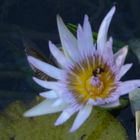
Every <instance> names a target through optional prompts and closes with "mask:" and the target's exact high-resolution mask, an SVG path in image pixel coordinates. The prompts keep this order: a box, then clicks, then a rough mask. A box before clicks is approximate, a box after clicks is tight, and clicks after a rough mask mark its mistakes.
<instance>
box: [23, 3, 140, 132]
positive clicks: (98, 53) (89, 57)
mask: <svg viewBox="0 0 140 140" xmlns="http://www.w3.org/2000/svg"><path fill="white" fill-rule="evenodd" d="M114 12H115V6H114V7H112V9H111V10H110V11H109V12H108V13H107V15H106V16H105V18H104V19H103V21H102V23H101V26H100V28H99V32H98V37H97V43H96V42H95V41H94V40H93V36H92V30H91V26H90V23H89V19H88V16H87V15H85V17H84V23H83V26H81V25H78V29H77V38H76V37H75V36H74V35H73V34H72V33H71V32H70V31H69V30H68V29H67V27H66V26H65V24H64V22H63V20H62V19H61V17H60V16H57V25H58V30H59V35H60V40H61V44H62V51H61V50H60V49H59V48H58V47H56V46H55V45H54V44H53V43H52V42H51V41H49V48H50V52H51V54H52V55H53V57H54V58H55V59H56V62H57V64H58V67H55V66H52V65H50V64H48V63H46V62H43V61H41V60H39V59H37V58H35V57H32V56H28V61H29V63H30V64H31V65H33V66H34V67H35V68H37V69H38V70H40V71H42V72H43V73H45V74H46V75H48V76H50V77H52V78H53V79H54V80H52V81H47V80H41V79H38V78H36V77H33V80H34V81H35V82H36V83H37V84H39V85H40V86H42V87H43V88H46V89H47V91H46V92H42V93H40V96H42V97H44V98H45V100H44V101H43V102H41V103H40V104H38V105H36V106H35V107H33V108H32V109H30V110H28V111H27V112H25V113H24V116H26V117H32V116H39V115H44V114H49V113H56V112H61V111H62V113H61V114H60V116H59V118H58V119H57V120H56V122H55V125H60V124H63V123H64V122H66V121H67V120H68V119H69V118H70V117H71V116H72V115H73V114H74V113H76V112H78V114H77V116H76V118H75V120H74V123H73V125H72V127H71V129H70V131H71V132H74V131H75V130H77V129H78V128H79V127H80V126H81V125H82V124H83V122H85V120H86V119H87V118H88V117H89V115H90V113H91V112H92V108H94V106H101V107H115V106H118V105H119V98H120V96H122V95H125V94H127V93H128V92H130V91H132V90H134V89H135V88H137V87H139V86H140V80H129V81H125V82H122V81H120V79H121V77H122V76H123V75H124V74H125V73H126V72H127V71H128V70H129V69H130V68H131V67H132V64H125V65H124V61H125V58H126V55H127V51H128V47H127V46H124V47H123V48H122V49H120V50H119V51H118V52H117V53H115V54H113V51H112V45H113V39H112V38H111V37H110V38H109V40H107V32H108V29H109V25H110V22H111V19H112V17H113V15H114Z"/></svg>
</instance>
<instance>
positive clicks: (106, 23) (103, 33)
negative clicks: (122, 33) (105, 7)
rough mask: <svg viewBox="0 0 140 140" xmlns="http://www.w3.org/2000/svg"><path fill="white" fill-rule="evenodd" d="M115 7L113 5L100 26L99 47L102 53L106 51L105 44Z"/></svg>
mask: <svg viewBox="0 0 140 140" xmlns="http://www.w3.org/2000/svg"><path fill="white" fill-rule="evenodd" d="M115 9H116V8H115V6H113V7H112V8H111V10H110V11H109V12H108V14H107V15H106V16H105V18H104V19H103V21H102V23H101V26H100V28H99V32H98V38H97V49H98V51H99V52H100V53H101V54H103V53H104V49H105V44H106V41H107V32H108V29H109V25H110V22H111V19H112V17H113V14H114V12H115Z"/></svg>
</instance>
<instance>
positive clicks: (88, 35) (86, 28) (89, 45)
mask: <svg viewBox="0 0 140 140" xmlns="http://www.w3.org/2000/svg"><path fill="white" fill-rule="evenodd" d="M83 33H84V36H85V42H86V46H85V49H87V50H88V51H89V52H90V51H91V50H95V47H94V46H93V36H92V30H91V26H90V23H89V19H88V16H87V15H85V17H84V25H83Z"/></svg>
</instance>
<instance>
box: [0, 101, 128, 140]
mask: <svg viewBox="0 0 140 140" xmlns="http://www.w3.org/2000/svg"><path fill="white" fill-rule="evenodd" d="M39 100H40V99H39ZM37 102H38V101H34V102H33V103H32V105H33V104H37ZM32 105H30V106H28V107H27V106H25V105H24V104H22V103H21V102H19V101H16V102H13V103H12V104H10V105H9V106H8V107H7V108H6V109H5V110H4V111H3V112H1V113H0V139H1V140H127V134H126V131H125V129H124V128H123V126H122V125H121V123H120V122H119V121H118V120H117V119H116V118H114V117H113V116H112V115H111V114H110V113H108V112H107V111H105V110H103V109H100V108H96V107H95V108H94V109H93V111H92V114H91V115H90V117H89V118H88V119H87V120H86V122H85V123H84V124H83V125H82V126H81V128H80V129H79V130H77V131H76V132H75V133H70V132H69V129H70V127H71V125H72V123H73V120H74V118H75V116H76V114H75V115H74V116H73V117H72V118H71V119H70V120H68V121H67V122H66V123H65V124H63V125H61V126H57V127H56V126H54V125H53V124H54V122H55V120H56V119H57V117H58V116H59V113H56V114H50V115H44V116H40V117H34V118H25V117H23V112H24V111H26V110H27V109H29V107H31V106H32Z"/></svg>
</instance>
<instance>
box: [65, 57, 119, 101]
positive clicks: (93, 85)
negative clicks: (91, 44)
mask: <svg viewBox="0 0 140 140" xmlns="http://www.w3.org/2000/svg"><path fill="white" fill-rule="evenodd" d="M67 80H68V89H69V91H70V92H71V93H72V94H73V95H74V97H75V98H76V99H77V101H78V102H79V103H86V101H87V100H88V99H89V98H91V99H94V100H96V99H98V98H101V99H105V98H108V97H109V96H110V95H111V93H112V92H113V91H114V90H115V89H116V83H115V74H114V73H113V71H112V70H111V68H110V66H109V65H108V64H107V63H105V62H104V61H103V59H102V58H101V57H98V56H91V57H89V58H87V59H86V60H82V61H81V62H80V63H77V64H75V65H74V67H73V68H71V71H70V72H69V73H68V79H67Z"/></svg>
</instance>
